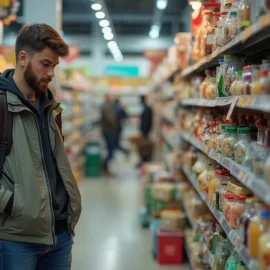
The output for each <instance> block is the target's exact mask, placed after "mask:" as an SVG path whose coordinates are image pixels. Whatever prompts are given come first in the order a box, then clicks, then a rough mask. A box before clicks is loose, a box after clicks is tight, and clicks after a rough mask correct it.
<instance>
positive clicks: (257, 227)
mask: <svg viewBox="0 0 270 270" xmlns="http://www.w3.org/2000/svg"><path fill="white" fill-rule="evenodd" d="M269 224H270V212H269V211H267V210H258V212H257V214H255V215H254V216H253V218H252V219H251V221H250V223H249V229H248V250H249V254H250V256H251V257H253V258H255V259H257V258H258V250H259V238H260V237H261V236H262V235H263V234H264V233H266V232H267V229H268V227H269Z"/></svg>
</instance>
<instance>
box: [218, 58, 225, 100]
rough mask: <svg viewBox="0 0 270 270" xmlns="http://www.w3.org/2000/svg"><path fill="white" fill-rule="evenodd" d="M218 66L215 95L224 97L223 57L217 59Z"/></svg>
mask: <svg viewBox="0 0 270 270" xmlns="http://www.w3.org/2000/svg"><path fill="white" fill-rule="evenodd" d="M218 62H219V66H218V67H217V71H216V74H217V95H218V97H225V94H224V67H225V62H224V58H220V59H218Z"/></svg>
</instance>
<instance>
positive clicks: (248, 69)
mask: <svg viewBox="0 0 270 270" xmlns="http://www.w3.org/2000/svg"><path fill="white" fill-rule="evenodd" d="M243 71H244V72H249V71H251V66H244V67H243Z"/></svg>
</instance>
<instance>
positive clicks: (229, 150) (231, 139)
mask: <svg viewBox="0 0 270 270" xmlns="http://www.w3.org/2000/svg"><path fill="white" fill-rule="evenodd" d="M225 133H226V135H225V138H224V140H223V143H222V146H221V153H222V154H223V156H225V157H228V158H234V151H233V150H234V145H235V143H236V141H237V127H236V126H227V127H226V129H225Z"/></svg>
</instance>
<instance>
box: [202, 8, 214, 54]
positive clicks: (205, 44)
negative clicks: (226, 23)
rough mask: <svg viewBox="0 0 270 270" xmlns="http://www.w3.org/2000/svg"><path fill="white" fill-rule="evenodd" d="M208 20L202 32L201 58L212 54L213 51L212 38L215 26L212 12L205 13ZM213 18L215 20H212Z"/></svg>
mask: <svg viewBox="0 0 270 270" xmlns="http://www.w3.org/2000/svg"><path fill="white" fill-rule="evenodd" d="M207 13H208V14H209V15H208V19H207V22H208V23H207V24H206V27H205V29H204V32H203V37H202V41H201V56H202V57H203V56H205V55H208V54H211V53H212V50H213V38H214V33H215V26H216V23H217V22H216V16H215V17H214V14H213V12H207ZM214 18H215V20H214Z"/></svg>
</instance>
